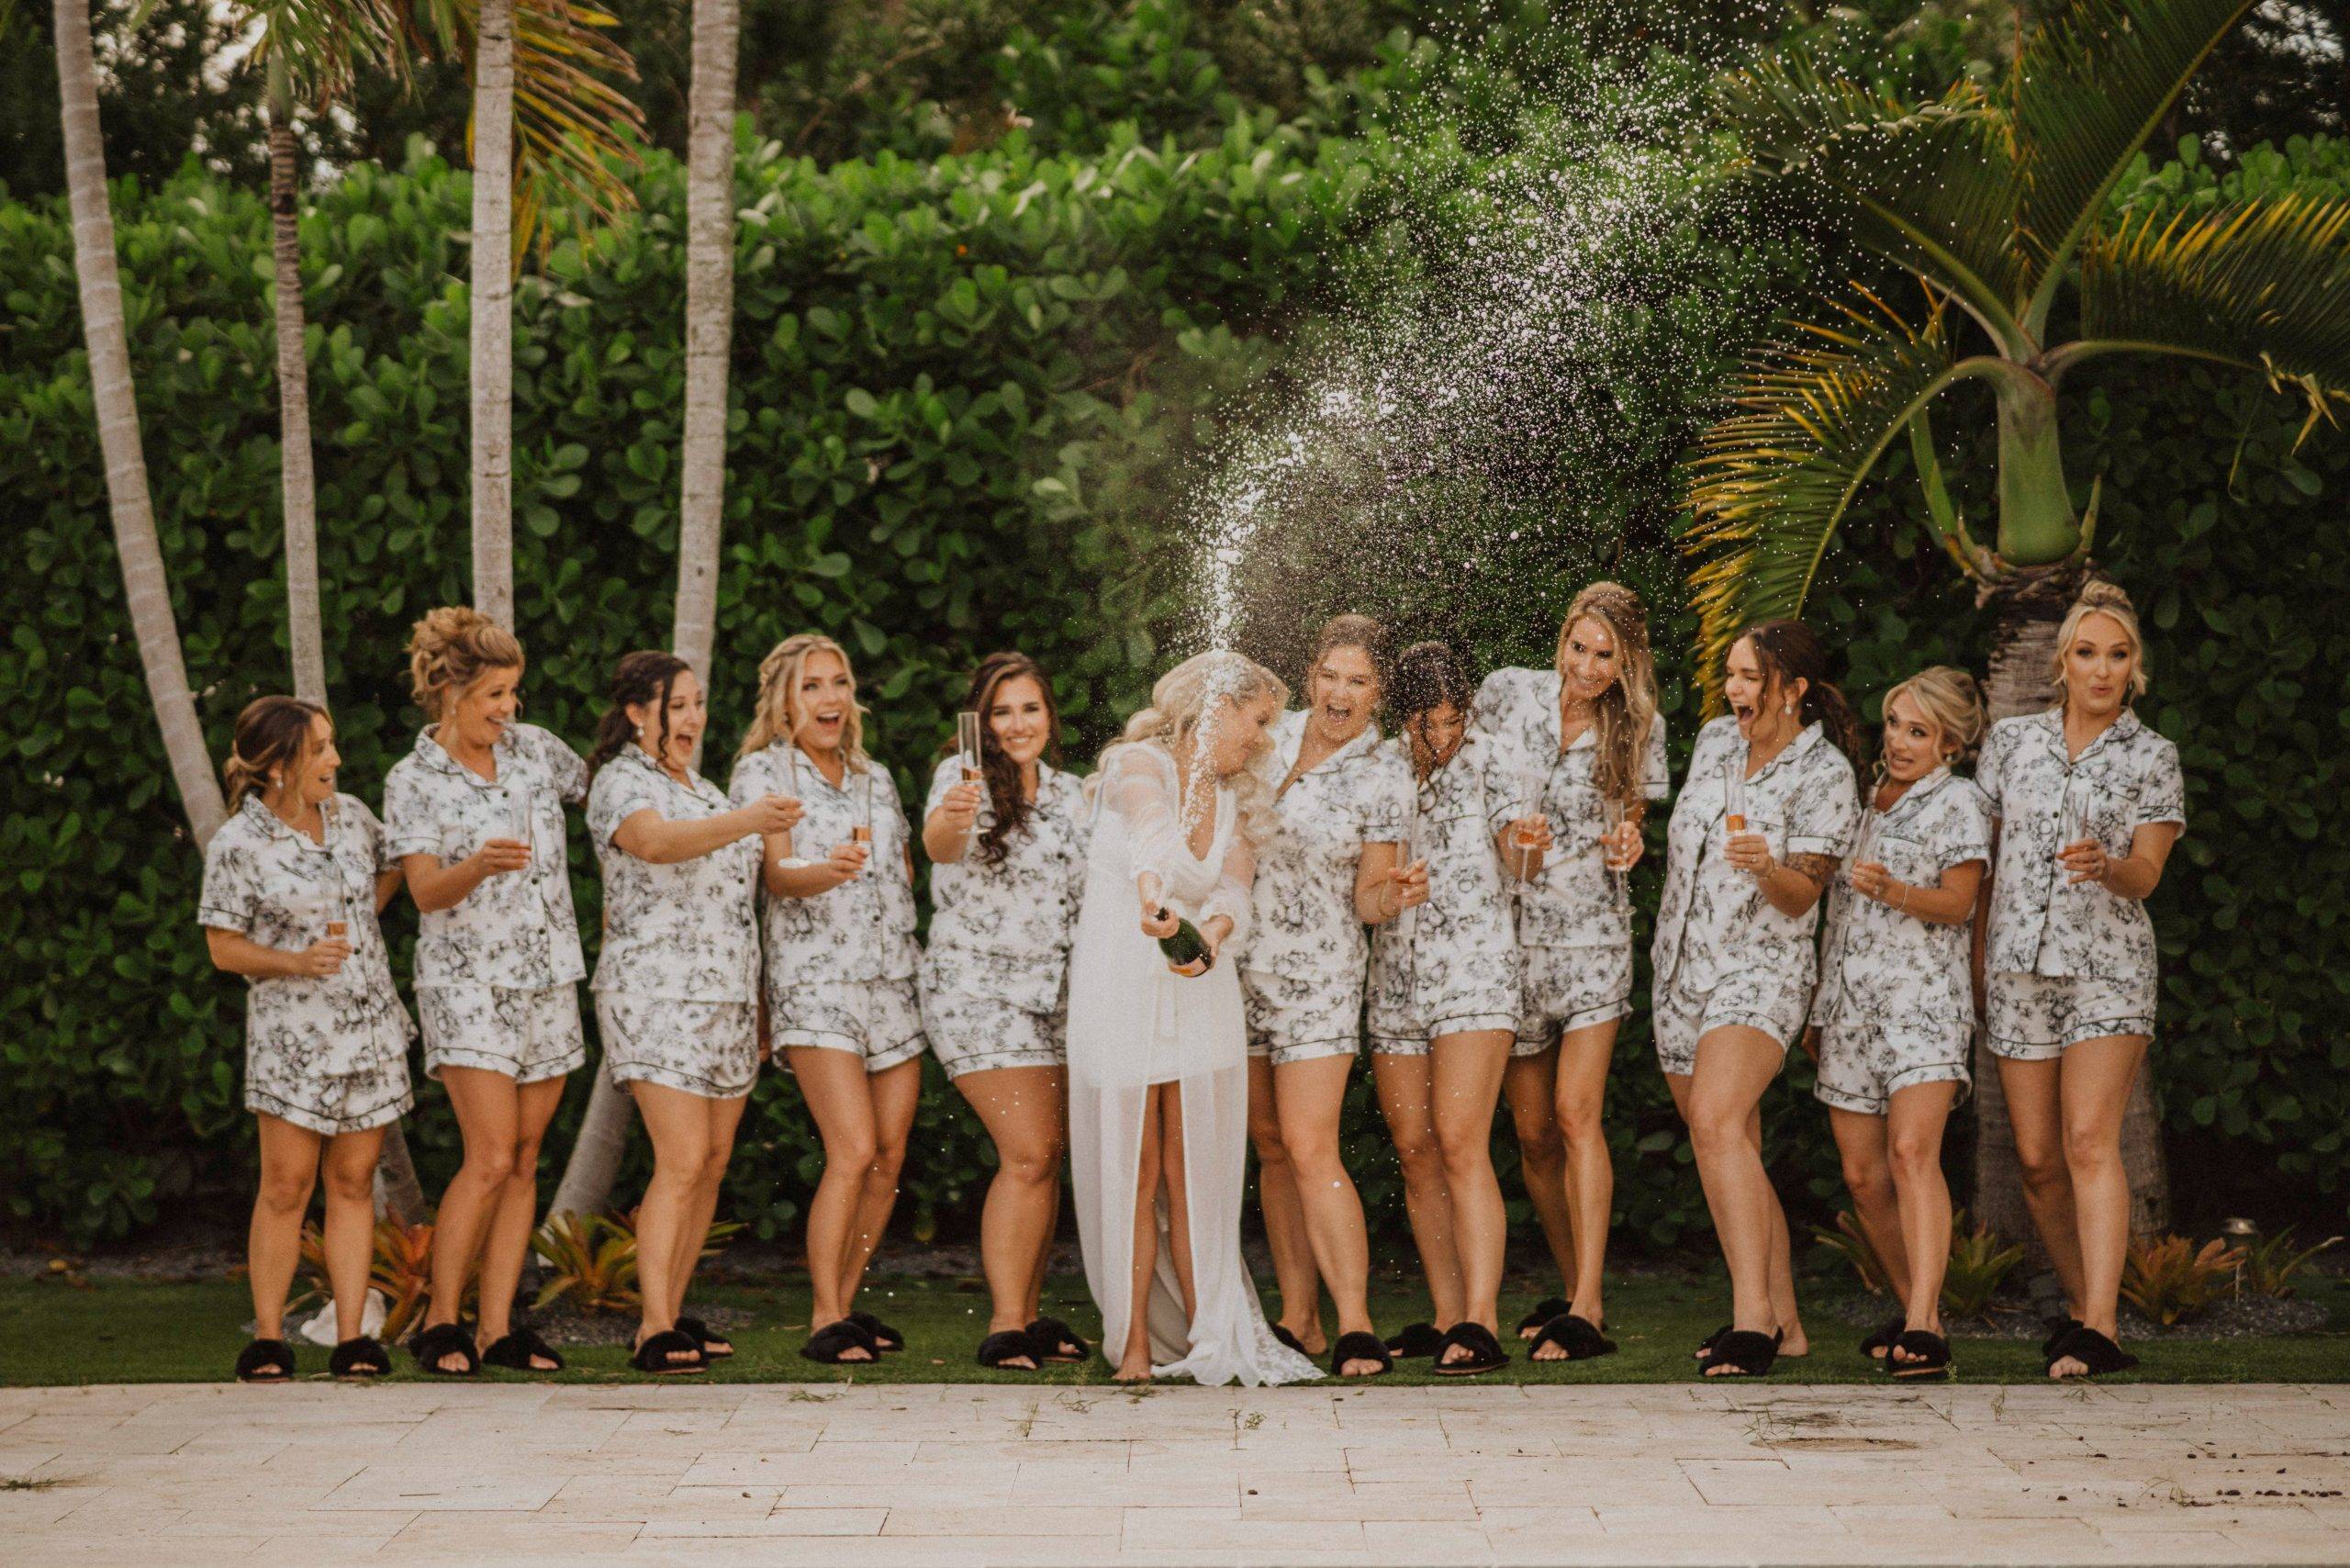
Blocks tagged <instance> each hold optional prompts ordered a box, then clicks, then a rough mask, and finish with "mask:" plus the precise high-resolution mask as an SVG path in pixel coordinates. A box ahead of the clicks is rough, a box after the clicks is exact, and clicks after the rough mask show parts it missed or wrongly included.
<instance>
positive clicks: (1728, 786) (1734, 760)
mask: <svg viewBox="0 0 2350 1568" xmlns="http://www.w3.org/2000/svg"><path fill="white" fill-rule="evenodd" d="M1722 825H1723V826H1724V827H1727V828H1728V829H1729V831H1730V832H1732V833H1744V832H1745V831H1746V750H1745V748H1744V747H1743V746H1741V747H1740V748H1739V750H1738V752H1737V754H1736V755H1734V756H1731V757H1730V758H1729V761H1727V762H1725V763H1724V764H1723V765H1722Z"/></svg>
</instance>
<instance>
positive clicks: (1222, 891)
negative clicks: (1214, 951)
mask: <svg viewBox="0 0 2350 1568" xmlns="http://www.w3.org/2000/svg"><path fill="white" fill-rule="evenodd" d="M1256 880H1257V851H1256V850H1255V849H1254V848H1253V847H1252V846H1250V845H1249V843H1248V834H1244V833H1242V832H1241V831H1240V830H1239V828H1238V827H1237V825H1236V826H1235V827H1234V828H1233V830H1232V844H1231V846H1230V847H1229V848H1227V849H1225V852H1224V864H1223V865H1221V866H1219V867H1217V868H1216V874H1215V886H1214V888H1213V889H1211V890H1209V892H1208V896H1207V897H1206V898H1205V899H1204V900H1203V901H1202V902H1201V904H1200V918H1201V919H1202V920H1212V919H1214V917H1215V916H1217V915H1219V914H1220V915H1222V916H1224V917H1225V919H1226V920H1228V921H1230V922H1232V935H1230V936H1228V937H1226V938H1225V946H1230V947H1235V948H1236V950H1237V944H1238V943H1240V942H1241V941H1243V940H1245V939H1246V938H1247V936H1248V909H1249V897H1248V894H1249V890H1250V888H1251V887H1252V886H1253V885H1254V884H1255V882H1256Z"/></svg>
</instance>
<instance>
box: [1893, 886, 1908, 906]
mask: <svg viewBox="0 0 2350 1568" xmlns="http://www.w3.org/2000/svg"><path fill="white" fill-rule="evenodd" d="M1894 886H1895V887H1897V888H1899V889H1900V890H1901V902H1898V903H1897V904H1895V905H1894V906H1893V907H1894V908H1895V909H1897V910H1898V911H1900V912H1901V913H1903V914H1908V913H1909V884H1908V883H1907V882H1896V883H1895V884H1894Z"/></svg>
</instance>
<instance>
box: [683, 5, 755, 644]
mask: <svg viewBox="0 0 2350 1568" xmlns="http://www.w3.org/2000/svg"><path fill="white" fill-rule="evenodd" d="M739 27H740V23H739V19H738V13H737V0H694V36H693V84H692V89H691V95H690V98H691V101H690V102H689V104H688V109H687V113H688V122H687V131H686V434H685V451H684V463H683V470H684V478H683V486H682V489H681V491H680V494H679V497H678V527H677V627H676V633H675V638H674V640H675V643H676V646H677V656H678V657H679V658H682V659H684V660H685V661H686V662H687V663H688V664H689V665H691V666H694V673H695V675H696V676H698V677H699V678H700V680H701V682H702V685H703V687H704V689H707V688H708V686H709V684H710V661H711V642H712V639H713V637H714V636H715V632H716V623H717V618H718V546H719V538H720V531H721V529H722V525H723V522H724V505H725V498H726V415H727V408H726V371H727V361H728V357H729V350H730V348H731V345H732V342H733V330H734V56H735V44H736V38H737V34H738V31H739Z"/></svg>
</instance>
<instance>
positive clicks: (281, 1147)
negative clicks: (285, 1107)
mask: <svg viewBox="0 0 2350 1568" xmlns="http://www.w3.org/2000/svg"><path fill="white" fill-rule="evenodd" d="M259 1116H260V1122H261V1186H260V1188H259V1189H258V1190H257V1191H256V1192H255V1193H254V1194H253V1215H252V1225H251V1226H250V1227H249V1228H248V1229H247V1231H246V1233H245V1278H246V1282H247V1283H248V1284H249V1285H250V1286H251V1287H252V1295H253V1338H256V1339H283V1338H285V1295H286V1293H287V1292H288V1291H290V1290H292V1289H293V1288H294V1273H295V1271H296V1270H297V1269H298V1268H300V1267H301V1263H302V1218H303V1216H304V1215H307V1214H308V1213H309V1210H310V1189H311V1188H312V1187H313V1186H315V1185H316V1184H317V1182H318V1174H319V1148H320V1147H321V1146H322V1145H323V1144H324V1143H325V1142H326V1140H325V1139H324V1138H321V1137H319V1135H318V1134H316V1133H314V1132H312V1131H310V1129H309V1128H308V1127H297V1126H295V1125H294V1124H293V1123H291V1122H289V1121H286V1120H285V1119H284V1118H282V1117H278V1116H273V1115H271V1114H269V1113H268V1112H266V1111H263V1112H261V1113H260V1114H259ZM338 1305H340V1304H339V1303H338ZM338 1321H340V1319H338ZM263 1370H265V1369H263ZM278 1370H279V1371H280V1372H292V1371H293V1370H294V1369H293V1368H292V1367H281V1368H279V1369H278Z"/></svg>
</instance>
